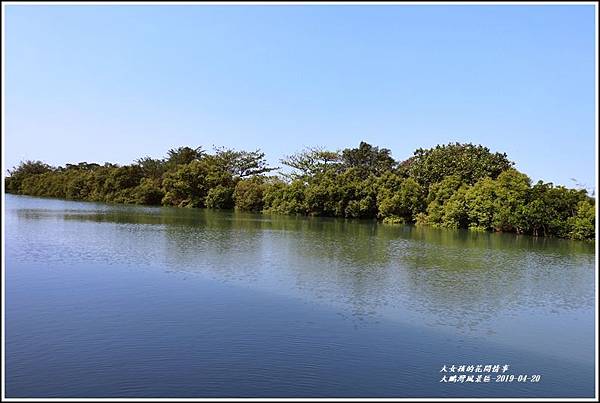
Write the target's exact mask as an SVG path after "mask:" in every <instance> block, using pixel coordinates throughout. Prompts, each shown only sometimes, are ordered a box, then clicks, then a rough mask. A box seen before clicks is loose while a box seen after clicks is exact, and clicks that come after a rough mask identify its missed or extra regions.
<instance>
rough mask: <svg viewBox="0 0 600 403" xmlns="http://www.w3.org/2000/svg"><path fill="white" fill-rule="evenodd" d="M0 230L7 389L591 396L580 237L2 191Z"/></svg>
mask: <svg viewBox="0 0 600 403" xmlns="http://www.w3.org/2000/svg"><path fill="white" fill-rule="evenodd" d="M5 234H6V267H5V276H6V285H5V287H6V288H5V291H6V307H5V309H6V395H7V397H54V396H65V397H121V396H123V397H212V396H222V397H238V396H242V397H255V396H273V397H306V396H312V397H318V396H325V397H344V396H354V397H361V396H380V397H409V396H420V397H436V396H510V397H517V396H547V397H549V396H554V397H565V396H569V397H575V396H578V397H579V396H587V397H593V395H594V375H595V374H594V356H595V350H594V315H595V311H594V292H595V289H594V285H595V270H594V245H593V244H590V243H586V242H578V241H567V240H560V239H550V238H534V237H529V236H515V235H513V234H488V233H483V234H482V233H470V232H468V231H450V230H436V229H431V228H419V227H412V226H390V225H382V224H377V223H375V222H373V221H360V220H341V219H327V218H306V217H286V216H271V215H256V214H247V213H237V212H219V211H212V210H199V209H189V210H188V209H176V208H159V207H140V206H123V205H110V204H101V203H87V202H73V201H61V200H53V199H40V198H32V197H23V196H13V195H6V200H5ZM452 364H454V365H457V366H458V365H463V364H464V365H478V364H479V365H488V364H490V365H492V364H501V365H505V364H507V365H509V370H508V371H507V372H506V374H514V375H515V377H516V376H517V375H520V374H523V375H529V376H531V375H534V374H535V375H541V380H540V382H529V381H527V382H517V381H516V380H515V381H513V382H510V383H502V382H495V378H496V375H497V374H495V373H491V374H488V375H490V376H491V382H489V383H483V382H482V383H444V382H440V380H441V378H442V375H444V373H441V372H440V370H441V368H442V367H443V366H444V365H447V367H450V366H451V365H452ZM449 375H450V374H449Z"/></svg>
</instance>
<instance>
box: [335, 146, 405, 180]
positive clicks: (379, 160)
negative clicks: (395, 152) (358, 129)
mask: <svg viewBox="0 0 600 403" xmlns="http://www.w3.org/2000/svg"><path fill="white" fill-rule="evenodd" d="M341 158H342V163H343V165H344V167H346V168H356V169H357V172H358V174H359V175H360V176H361V177H362V178H366V177H367V176H369V175H375V176H380V175H382V174H384V173H385V172H389V171H391V170H392V169H393V168H394V166H395V165H396V161H394V159H393V158H392V156H391V151H390V150H389V149H387V148H379V147H374V146H372V145H371V144H368V143H365V142H364V141H361V142H360V144H359V146H358V148H346V149H344V150H343V151H342V154H341Z"/></svg>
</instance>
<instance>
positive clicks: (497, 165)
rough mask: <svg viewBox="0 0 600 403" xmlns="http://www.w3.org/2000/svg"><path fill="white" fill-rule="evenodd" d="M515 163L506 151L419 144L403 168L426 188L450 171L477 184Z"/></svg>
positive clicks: (496, 175)
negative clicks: (423, 146) (420, 146)
mask: <svg viewBox="0 0 600 403" xmlns="http://www.w3.org/2000/svg"><path fill="white" fill-rule="evenodd" d="M512 165H513V163H512V162H511V161H509V160H508V158H507V156H506V154H501V153H492V152H491V151H490V150H489V148H487V147H483V146H476V145H473V144H460V143H453V144H448V145H443V146H440V145H438V146H436V147H434V148H430V149H422V148H419V149H418V150H416V151H415V153H414V155H413V157H411V158H410V159H409V160H407V161H405V162H404V163H402V164H401V166H402V167H403V171H404V172H405V173H406V174H407V175H409V176H411V177H412V178H414V179H415V180H416V181H417V182H419V184H421V186H424V187H425V188H429V186H431V185H432V184H434V183H436V182H440V181H442V180H443V179H444V178H445V177H447V176H450V175H457V176H458V177H459V178H460V180H461V182H462V183H465V184H468V185H473V184H475V183H476V182H477V181H478V180H480V179H483V178H486V177H489V178H492V179H495V178H497V177H498V175H500V174H501V173H502V172H503V171H505V170H507V169H508V168H510V167H511V166H512Z"/></svg>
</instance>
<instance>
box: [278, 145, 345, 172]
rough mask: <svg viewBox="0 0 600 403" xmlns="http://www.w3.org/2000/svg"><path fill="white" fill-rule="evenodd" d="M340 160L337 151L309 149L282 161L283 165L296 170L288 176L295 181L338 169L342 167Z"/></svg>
mask: <svg viewBox="0 0 600 403" xmlns="http://www.w3.org/2000/svg"><path fill="white" fill-rule="evenodd" d="M340 158H341V157H340V154H339V153H338V152H337V151H327V150H323V149H322V148H320V147H309V148H307V149H305V150H304V151H301V152H299V153H296V154H293V155H290V156H287V157H286V158H284V159H282V160H281V163H282V164H283V165H286V166H288V167H290V168H293V169H294V170H295V171H294V172H292V173H291V174H289V175H288V176H290V177H292V178H294V179H296V178H305V179H308V178H312V177H314V176H316V175H320V174H323V173H324V172H326V171H328V170H330V169H332V168H338V167H339V166H340V161H341V159H340Z"/></svg>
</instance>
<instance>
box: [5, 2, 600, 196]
mask: <svg viewBox="0 0 600 403" xmlns="http://www.w3.org/2000/svg"><path fill="white" fill-rule="evenodd" d="M5 11H6V14H5V22H6V26H5V30H6V31H5V35H6V36H5V84H6V86H5V101H6V103H5V119H6V120H5V146H6V147H5V150H4V153H5V167H6V168H10V167H12V166H14V165H16V164H18V162H19V161H20V160H24V159H40V160H44V161H46V162H49V163H51V164H53V165H62V164H65V163H67V162H78V161H88V162H92V161H93V162H101V163H102V162H105V161H111V162H118V163H130V162H132V161H134V160H135V159H136V158H138V157H140V156H144V155H149V156H153V157H162V156H164V155H165V154H166V151H167V150H168V149H169V148H173V147H176V146H180V145H190V146H196V145H203V146H204V147H205V148H207V149H210V148H211V147H212V145H213V144H214V145H217V146H228V147H233V148H238V149H256V148H261V149H262V150H263V151H264V152H266V154H267V156H268V158H269V161H270V162H271V163H273V164H277V163H278V160H279V159H280V158H282V157H284V156H285V155H289V154H291V153H294V152H296V151H299V150H301V149H302V148H304V147H305V146H323V147H325V148H329V149H338V148H345V147H350V146H356V145H358V143H359V142H360V141H361V140H364V141H367V142H370V143H372V144H375V145H378V146H383V147H387V148H390V149H391V150H392V153H393V156H394V158H396V159H398V160H403V159H406V158H408V157H410V156H411V155H412V153H413V151H414V150H415V149H416V148H419V147H431V146H434V145H436V144H443V143H448V142H454V141H459V142H473V143H480V144H484V145H486V146H488V147H490V148H491V149H492V150H494V151H502V152H506V153H507V154H508V155H509V157H510V158H511V159H512V160H513V161H515V162H516V166H517V168H518V169H520V170H522V171H524V172H525V173H527V174H528V175H530V177H531V178H532V179H533V180H538V179H543V180H545V181H551V182H554V183H556V184H565V185H568V186H572V185H574V183H573V181H572V180H571V178H576V179H577V180H578V181H579V182H580V183H583V184H586V185H587V186H588V187H593V186H594V183H595V142H596V135H595V93H594V90H595V87H596V79H595V67H594V63H595V34H594V8H593V6H591V5H575V6H559V5H546V6H501V5H495V6H491V5H485V6H452V5H444V6H437V5H436V6H434V5H423V6H408V5H386V6H364V5H349V6H341V5H337V6H308V5H304V6H299V5H295V6H281V5H280V6H200V5H197V6H193V5H187V6H156V5H154V6H151V5H147V6H24V5H13V6H7V7H6V9H5Z"/></svg>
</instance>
